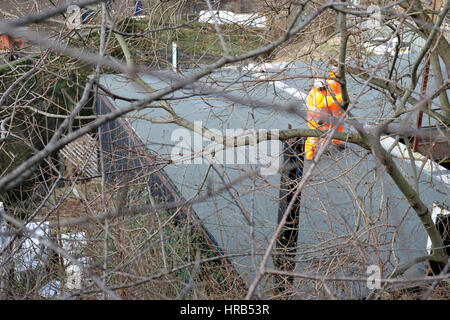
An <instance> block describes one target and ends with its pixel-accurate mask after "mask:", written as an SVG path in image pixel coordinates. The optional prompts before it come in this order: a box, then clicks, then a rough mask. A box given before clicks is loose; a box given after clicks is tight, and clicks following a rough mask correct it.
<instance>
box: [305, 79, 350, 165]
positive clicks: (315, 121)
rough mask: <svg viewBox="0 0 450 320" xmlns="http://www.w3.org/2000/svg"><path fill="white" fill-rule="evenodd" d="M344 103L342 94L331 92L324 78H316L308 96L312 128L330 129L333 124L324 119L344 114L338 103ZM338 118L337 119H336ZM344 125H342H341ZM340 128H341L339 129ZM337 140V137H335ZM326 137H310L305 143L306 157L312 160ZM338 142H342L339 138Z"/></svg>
mask: <svg viewBox="0 0 450 320" xmlns="http://www.w3.org/2000/svg"><path fill="white" fill-rule="evenodd" d="M340 103H342V95H341V94H340V93H339V94H334V97H333V95H332V94H330V91H329V90H328V89H327V86H326V84H325V81H324V80H322V79H316V80H314V86H313V88H312V90H311V91H310V92H309V94H308V98H307V108H308V112H307V118H308V119H307V123H308V127H309V128H310V129H318V130H323V131H328V129H329V128H330V127H333V126H334V125H333V124H330V122H331V121H330V120H329V119H328V120H327V119H323V118H326V117H328V118H329V117H331V119H333V118H334V117H336V118H337V117H340V116H342V111H341V109H340V107H339V105H338V104H340ZM336 120H337V119H336ZM341 127H342V126H341ZM341 127H339V128H338V131H342V130H343V128H341ZM339 129H340V130H339ZM333 140H335V139H333ZM323 141H324V139H322V138H319V137H308V139H306V143H305V159H307V160H312V159H313V158H314V154H315V152H316V150H317V146H318V144H319V143H323ZM337 141H338V142H337V143H336V144H339V143H341V141H339V140H337Z"/></svg>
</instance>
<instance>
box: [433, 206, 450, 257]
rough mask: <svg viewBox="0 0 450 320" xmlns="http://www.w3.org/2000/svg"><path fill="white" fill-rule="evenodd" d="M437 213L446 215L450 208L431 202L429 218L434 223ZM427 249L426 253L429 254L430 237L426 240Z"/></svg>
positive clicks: (449, 212)
mask: <svg viewBox="0 0 450 320" xmlns="http://www.w3.org/2000/svg"><path fill="white" fill-rule="evenodd" d="M439 214H442V215H444V216H448V215H449V214H450V210H447V209H444V208H442V207H439V205H437V204H436V203H433V211H432V213H431V219H433V222H434V224H436V219H437V216H438V215H439ZM427 251H428V254H431V239H430V237H428V240H427Z"/></svg>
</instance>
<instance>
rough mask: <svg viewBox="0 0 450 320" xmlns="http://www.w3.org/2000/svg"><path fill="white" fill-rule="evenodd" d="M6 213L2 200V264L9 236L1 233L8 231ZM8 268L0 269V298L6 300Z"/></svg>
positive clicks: (0, 224)
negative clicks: (4, 216)
mask: <svg viewBox="0 0 450 320" xmlns="http://www.w3.org/2000/svg"><path fill="white" fill-rule="evenodd" d="M4 213H5V208H4V206H3V202H0V264H1V263H2V262H3V256H4V255H6V254H2V253H1V252H2V251H3V249H5V246H6V244H7V243H8V237H7V235H6V234H5V235H3V234H1V233H3V232H6V231H7V229H6V224H5V223H4V219H3V214H4ZM6 270H7V268H6V266H3V267H2V268H1V269H0V279H1V280H0V292H1V296H0V299H2V300H5V299H6V287H7V281H8V280H7V277H8V273H7V271H6Z"/></svg>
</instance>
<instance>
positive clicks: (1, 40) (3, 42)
mask: <svg viewBox="0 0 450 320" xmlns="http://www.w3.org/2000/svg"><path fill="white" fill-rule="evenodd" d="M24 46H25V43H24V42H23V41H22V40H18V39H13V38H12V37H10V36H8V35H7V34H2V35H0V53H10V52H11V51H13V50H14V49H17V48H18V49H22V48H23V47H24Z"/></svg>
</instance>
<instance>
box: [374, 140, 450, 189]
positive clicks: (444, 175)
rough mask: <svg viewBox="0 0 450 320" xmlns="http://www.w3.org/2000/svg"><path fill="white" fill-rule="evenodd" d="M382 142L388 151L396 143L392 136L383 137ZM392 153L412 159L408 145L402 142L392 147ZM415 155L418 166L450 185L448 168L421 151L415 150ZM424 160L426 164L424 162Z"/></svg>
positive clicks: (402, 157)
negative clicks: (428, 157)
mask: <svg viewBox="0 0 450 320" xmlns="http://www.w3.org/2000/svg"><path fill="white" fill-rule="evenodd" d="M380 143H381V146H382V147H383V148H384V149H385V150H386V151H389V149H390V148H391V147H392V145H394V143H395V139H394V138H392V137H383V138H382V139H381V141H380ZM391 155H392V156H394V157H397V158H401V159H404V160H408V161H410V158H409V155H408V150H407V148H406V146H405V145H404V144H403V143H400V142H399V143H398V144H397V145H396V146H395V147H394V148H392V151H391ZM413 156H414V164H415V165H416V167H417V168H421V167H422V165H423V170H424V171H425V172H426V173H427V174H429V175H430V176H432V177H433V178H436V179H437V180H439V181H440V182H443V183H445V184H447V185H449V186H450V172H449V170H448V169H446V168H444V167H443V166H441V165H439V164H437V163H436V162H434V161H432V160H430V159H427V158H426V157H424V156H423V155H421V154H420V153H417V152H413ZM424 161H425V164H423V163H424Z"/></svg>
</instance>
